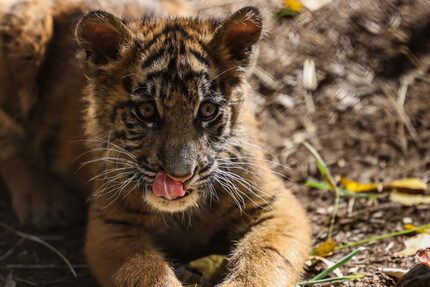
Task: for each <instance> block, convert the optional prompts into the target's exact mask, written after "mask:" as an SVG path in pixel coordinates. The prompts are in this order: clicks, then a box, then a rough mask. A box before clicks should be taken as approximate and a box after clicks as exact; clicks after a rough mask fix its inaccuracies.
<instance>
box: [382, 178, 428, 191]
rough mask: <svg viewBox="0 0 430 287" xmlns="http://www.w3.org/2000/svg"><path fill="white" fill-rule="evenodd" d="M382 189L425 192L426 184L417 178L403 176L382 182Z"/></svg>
mask: <svg viewBox="0 0 430 287" xmlns="http://www.w3.org/2000/svg"><path fill="white" fill-rule="evenodd" d="M384 190H397V191H400V192H403V193H425V192H426V191H427V184H426V183H425V182H424V181H422V180H420V179H418V178H403V179H399V180H394V181H392V182H389V183H387V184H384Z"/></svg>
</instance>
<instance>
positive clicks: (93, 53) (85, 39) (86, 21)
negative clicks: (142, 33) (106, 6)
mask: <svg viewBox="0 0 430 287" xmlns="http://www.w3.org/2000/svg"><path fill="white" fill-rule="evenodd" d="M76 39H77V41H78V44H79V46H81V47H82V48H83V49H85V51H86V52H87V55H88V56H89V57H90V58H92V59H93V60H94V62H95V63H97V64H103V63H105V62H107V61H109V60H117V59H118V57H119V53H120V49H121V47H122V46H123V45H125V44H126V43H127V42H128V41H129V40H130V39H131V33H130V31H129V29H128V28H127V26H126V25H125V24H124V23H123V22H121V20H120V19H118V18H117V17H115V16H113V15H112V14H110V13H108V12H104V11H93V12H90V13H88V14H87V15H85V16H84V17H83V18H82V19H81V20H80V21H79V23H78V25H77V27H76Z"/></svg>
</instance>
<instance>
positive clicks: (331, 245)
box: [312, 239, 338, 257]
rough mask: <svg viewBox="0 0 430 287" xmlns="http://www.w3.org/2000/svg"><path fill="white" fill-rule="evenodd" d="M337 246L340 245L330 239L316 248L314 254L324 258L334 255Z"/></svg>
mask: <svg viewBox="0 0 430 287" xmlns="http://www.w3.org/2000/svg"><path fill="white" fill-rule="evenodd" d="M337 245H338V243H337V241H336V240H334V239H328V240H326V241H324V242H322V243H321V244H319V245H318V246H317V247H315V249H314V250H313V252H312V254H313V255H316V256H322V257H325V256H328V255H330V254H332V253H333V251H334V250H335V248H336V246H337Z"/></svg>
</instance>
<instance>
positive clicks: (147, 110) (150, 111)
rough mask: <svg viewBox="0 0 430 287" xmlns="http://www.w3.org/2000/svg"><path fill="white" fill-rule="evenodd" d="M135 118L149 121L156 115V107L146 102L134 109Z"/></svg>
mask: <svg viewBox="0 0 430 287" xmlns="http://www.w3.org/2000/svg"><path fill="white" fill-rule="evenodd" d="M134 113H135V115H136V117H137V118H138V119H139V120H150V119H152V118H153V117H154V116H155V114H156V107H155V103H154V102H146V103H143V104H141V105H140V106H139V107H136V108H135V110H134Z"/></svg>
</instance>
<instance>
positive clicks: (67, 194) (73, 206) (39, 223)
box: [11, 181, 83, 229]
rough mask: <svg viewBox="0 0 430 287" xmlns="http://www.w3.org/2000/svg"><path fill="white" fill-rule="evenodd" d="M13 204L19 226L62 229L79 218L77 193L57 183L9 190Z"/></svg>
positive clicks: (24, 184) (34, 183) (81, 211)
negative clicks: (19, 222) (21, 224)
mask: <svg viewBox="0 0 430 287" xmlns="http://www.w3.org/2000/svg"><path fill="white" fill-rule="evenodd" d="M11 189H12V190H11V196H12V205H13V208H14V210H15V213H16V215H17V216H18V218H19V220H20V221H21V223H23V224H25V225H31V226H34V227H36V228H38V229H48V228H52V227H64V226H67V225H69V224H71V223H73V222H76V221H77V220H78V219H80V218H81V215H82V213H83V208H82V202H81V200H80V198H79V194H78V192H75V193H74V192H72V191H68V190H65V189H64V188H63V187H62V186H61V184H59V183H56V182H40V181H35V182H26V183H23V184H22V185H18V186H16V185H15V186H14V187H11Z"/></svg>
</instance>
